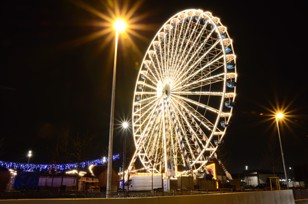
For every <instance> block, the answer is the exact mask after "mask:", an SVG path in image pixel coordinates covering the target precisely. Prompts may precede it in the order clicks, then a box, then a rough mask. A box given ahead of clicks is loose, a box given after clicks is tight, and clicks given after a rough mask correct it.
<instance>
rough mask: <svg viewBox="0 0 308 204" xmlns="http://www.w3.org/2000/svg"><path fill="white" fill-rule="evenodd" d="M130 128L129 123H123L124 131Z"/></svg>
mask: <svg viewBox="0 0 308 204" xmlns="http://www.w3.org/2000/svg"><path fill="white" fill-rule="evenodd" d="M128 126H129V124H128V122H127V121H124V122H123V123H122V128H123V129H127V128H128Z"/></svg>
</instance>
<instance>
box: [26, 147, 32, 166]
mask: <svg viewBox="0 0 308 204" xmlns="http://www.w3.org/2000/svg"><path fill="white" fill-rule="evenodd" d="M27 157H28V164H29V162H30V159H31V157H32V150H29V151H28V154H27Z"/></svg>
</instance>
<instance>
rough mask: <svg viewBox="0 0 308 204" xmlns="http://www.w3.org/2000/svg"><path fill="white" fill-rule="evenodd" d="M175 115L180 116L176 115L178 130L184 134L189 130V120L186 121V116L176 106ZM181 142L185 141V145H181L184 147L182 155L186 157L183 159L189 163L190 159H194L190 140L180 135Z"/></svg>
mask: <svg viewBox="0 0 308 204" xmlns="http://www.w3.org/2000/svg"><path fill="white" fill-rule="evenodd" d="M175 111H176V113H177V114H176V115H178V116H180V117H177V118H176V119H177V121H178V124H179V127H180V130H181V132H182V134H183V135H186V133H187V131H189V126H190V124H189V122H188V121H187V118H186V117H185V116H184V115H183V112H182V111H180V110H179V108H178V107H177V106H175ZM181 139H182V140H181V141H180V142H181V143H183V142H185V145H184V146H182V148H184V147H185V148H184V157H185V158H186V159H185V161H186V163H187V164H190V160H191V159H193V160H194V159H195V155H194V150H193V148H192V145H191V140H189V138H188V137H182V138H181Z"/></svg>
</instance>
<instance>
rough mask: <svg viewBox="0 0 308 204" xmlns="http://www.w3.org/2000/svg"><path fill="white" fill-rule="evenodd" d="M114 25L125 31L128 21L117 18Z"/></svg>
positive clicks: (117, 28) (115, 27) (117, 29)
mask: <svg viewBox="0 0 308 204" xmlns="http://www.w3.org/2000/svg"><path fill="white" fill-rule="evenodd" d="M113 26H114V29H115V30H116V31H117V32H123V31H124V30H125V29H126V23H125V21H124V20H121V19H118V20H116V21H115V22H114V25H113Z"/></svg>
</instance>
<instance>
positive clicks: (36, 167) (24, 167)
mask: <svg viewBox="0 0 308 204" xmlns="http://www.w3.org/2000/svg"><path fill="white" fill-rule="evenodd" d="M117 159H120V154H116V155H113V156H112V160H117ZM105 163H107V160H106V159H105V157H103V158H102V159H95V160H90V161H84V162H76V163H67V164H28V163H18V162H6V161H0V167H5V168H7V169H14V170H21V171H40V172H44V171H45V172H48V171H51V170H55V171H57V172H63V171H67V170H71V169H77V168H81V169H86V168H88V167H89V166H90V165H101V164H105Z"/></svg>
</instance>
